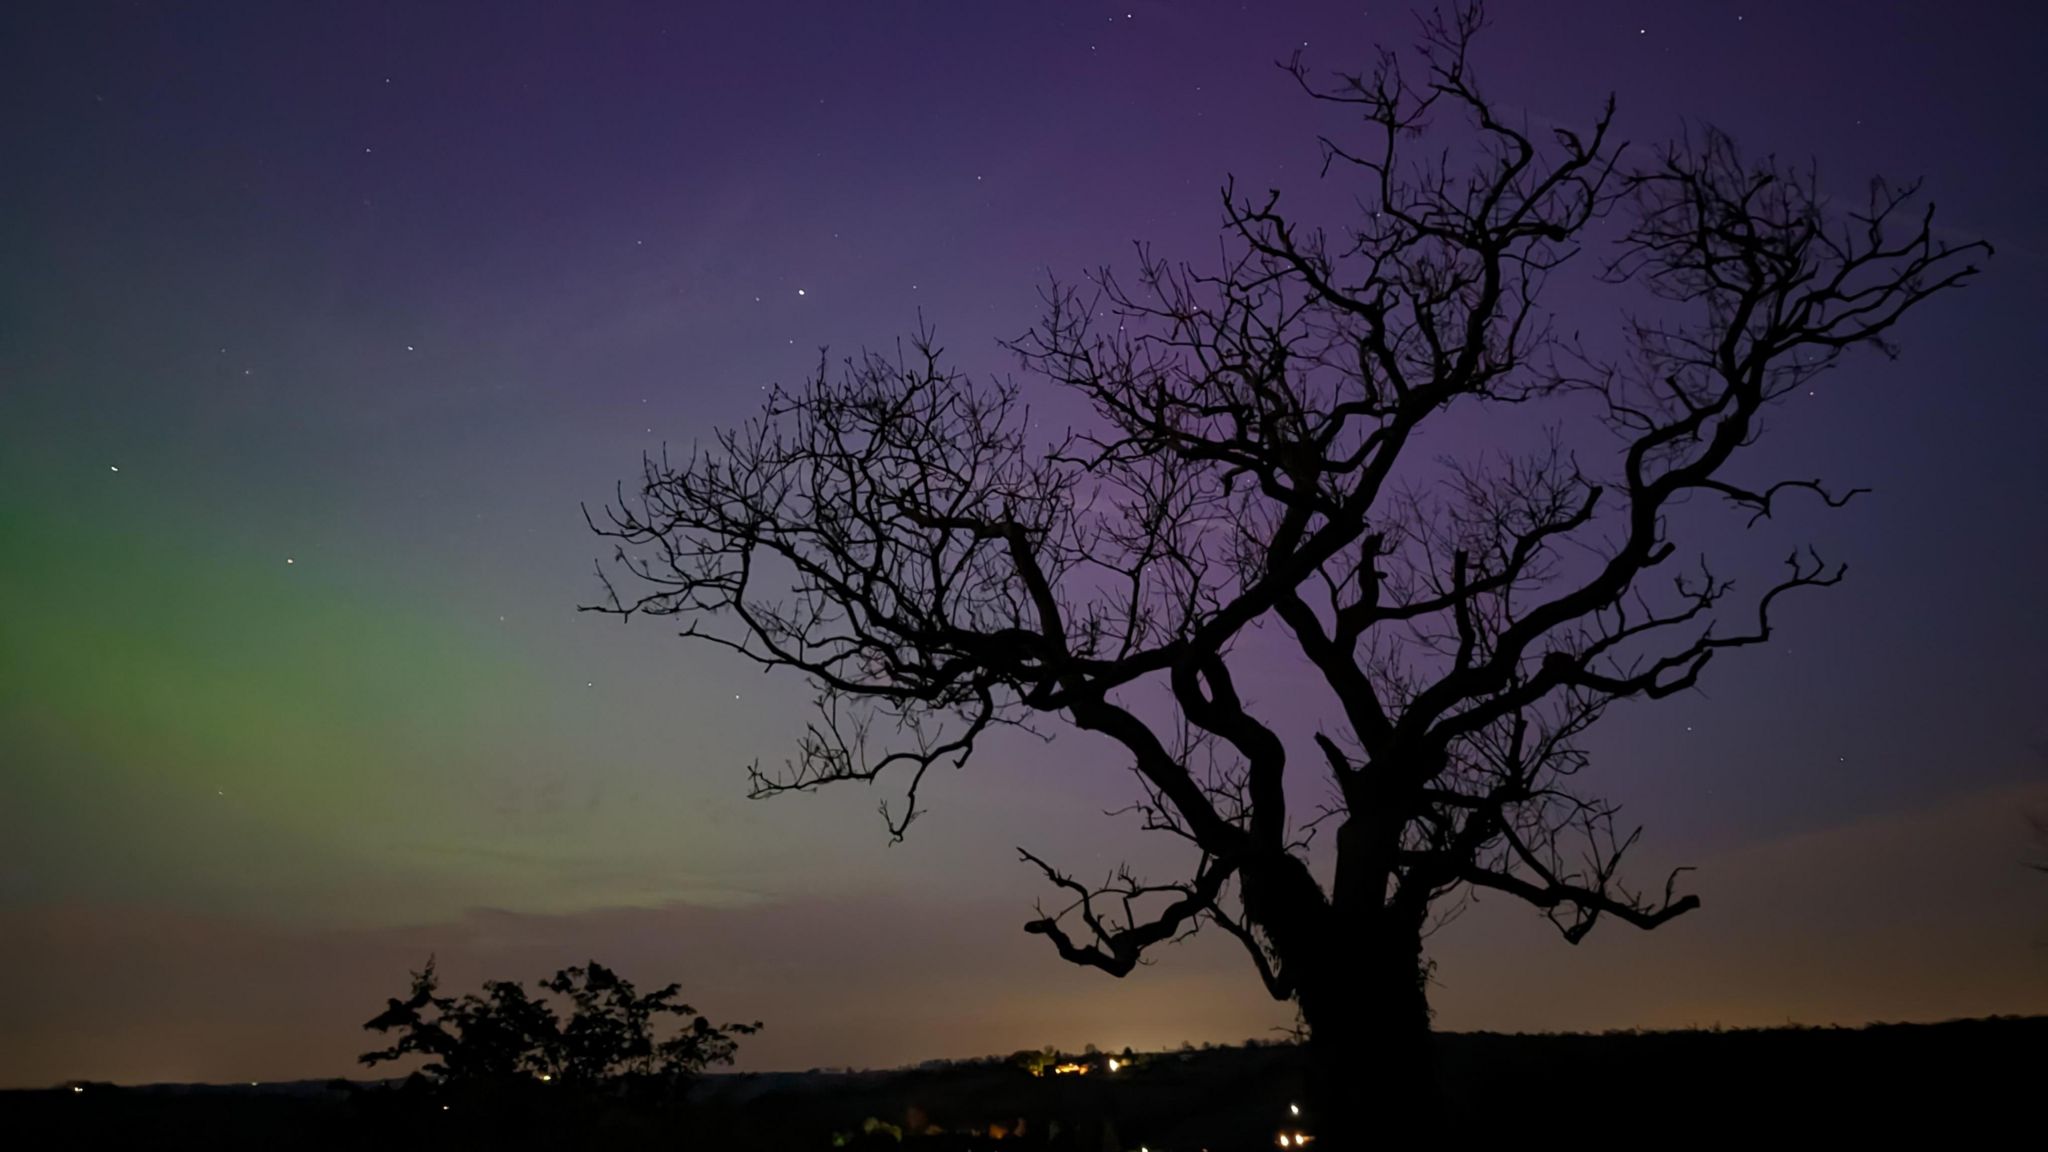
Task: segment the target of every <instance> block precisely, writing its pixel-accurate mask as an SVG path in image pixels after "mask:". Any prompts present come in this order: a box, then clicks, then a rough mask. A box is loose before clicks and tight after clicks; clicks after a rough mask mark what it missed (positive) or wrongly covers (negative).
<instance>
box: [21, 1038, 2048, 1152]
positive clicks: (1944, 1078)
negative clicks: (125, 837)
mask: <svg viewBox="0 0 2048 1152" xmlns="http://www.w3.org/2000/svg"><path fill="white" fill-rule="evenodd" d="M1437 1051H1438V1059H1439V1062H1440V1070H1441V1073H1442V1079H1443V1082H1444V1086H1445V1091H1446V1093H1447V1095H1448V1097H1449V1100H1448V1101H1447V1102H1446V1103H1445V1104H1443V1105H1440V1106H1432V1107H1428V1108H1418V1107H1416V1106H1415V1104H1414V1102H1411V1101H1402V1100H1383V1099H1375V1098H1374V1097H1373V1096H1372V1094H1371V1090H1370V1088H1369V1087H1364V1088H1361V1090H1360V1094H1359V1099H1358V1106H1360V1107H1363V1108H1367V1109H1371V1110H1373V1111H1374V1112H1376V1113H1380V1114H1382V1115H1384V1116H1385V1117H1386V1123H1387V1126H1388V1128H1387V1130H1388V1132H1389V1134H1390V1135H1410V1134H1416V1133H1422V1132H1430V1133H1437V1134H1443V1133H1446V1132H1448V1133H1450V1134H1452V1135H1455V1136H1457V1137H1462V1138H1465V1139H1471V1138H1481V1137H1488V1136H1494V1135H1508V1136H1512V1137H1514V1138H1516V1139H1517V1140H1518V1141H1519V1142H1528V1143H1533V1144H1534V1145H1535V1146H1538V1147H1550V1146H1552V1145H1553V1144H1565V1143H1571V1144H1589V1143H1597V1144H1603V1145H1604V1144H1610V1143H1613V1142H1616V1141H1621V1142H1625V1143H1626V1145H1627V1146H1630V1147H1666V1146H1674V1145H1678V1146H1685V1145H1690V1144H1692V1143H1693V1142H1694V1141H1696V1140H1697V1139H1699V1138H1700V1137H1702V1136H1706V1135H1713V1136H1716V1137H1722V1138H1726V1137H1734V1138H1737V1139H1741V1140H1743V1141H1744V1143H1745V1144H1748V1143H1756V1142H1761V1143H1768V1144H1771V1145H1777V1144H1779V1143H1781V1142H1784V1141H1788V1140H1795V1139H1800V1138H1802V1137H1806V1138H1818V1139H1825V1140H1827V1141H1828V1142H1829V1143H1833V1142H1835V1141H1839V1140H1842V1139H1844V1138H1869V1137H1887V1138H1889V1139H1888V1141H1887V1142H1890V1141H1891V1139H1896V1138H1900V1137H1907V1138H1913V1137H1920V1138H1927V1139H1930V1140H1933V1141H1938V1143H1939V1144H1940V1146H1946V1147H1960V1146H1971V1147H1991V1146H1996V1145H2007V1144H2009V1145H2012V1146H2016V1147H2038V1146H2039V1145H2038V1143H2037V1141H2038V1140H2039V1139H2040V1131H2041V1128H2042V1126H2043V1123H2044V1115H2048V1017H2027V1018H2020V1017H2002V1018H1994V1019H1988V1020H1961V1021H1954V1022H1950V1023H1946V1024H1932V1025H1905V1024H1900V1025H1874V1026H1871V1027H1868V1028H1860V1029H1834V1028H1828V1029H1773V1030H1766V1031H1740V1032H1661V1033H1610V1034H1605V1035H1562V1036H1503V1035H1495V1034H1491V1033H1465V1034H1455V1035H1443V1036H1439V1037H1438V1038H1437ZM1300 1073H1301V1070H1300V1053H1299V1052H1298V1051H1297V1050H1296V1049H1294V1048H1291V1047H1287V1046H1281V1045H1274V1046H1260V1047H1252V1048H1221V1049H1214V1050H1209V1051H1191V1052H1177V1053H1158V1054H1152V1055H1148V1056H1143V1057H1141V1062H1140V1063H1139V1064H1138V1065H1137V1066H1136V1067H1134V1068H1127V1069H1122V1070H1120V1071H1118V1072H1116V1073H1114V1074H1107V1073H1104V1072H1102V1071H1101V1070H1100V1068H1098V1070H1097V1072H1096V1073H1094V1074H1090V1075H1086V1076H1072V1075H1068V1076H1046V1077H1034V1076H1032V1075H1031V1074H1030V1073H1029V1072H1027V1071H1025V1070H1023V1069H1022V1068H1020V1067H1017V1066H1015V1065H1013V1064H1009V1063H1005V1062H1001V1061H988V1062H981V1063H959V1064H953V1065H950V1066H945V1067H926V1068H919V1069H910V1070H901V1071H893V1072H863V1073H795V1074H769V1075H725V1076H712V1077H707V1078H706V1079H705V1081H704V1082H703V1083H702V1084H701V1085H700V1087H699V1089H698V1090H697V1092H696V1093H695V1094H694V1096H693V1098H692V1100H691V1101H690V1102H689V1104H688V1105H687V1106H683V1107H677V1108H670V1109H665V1110H659V1111H651V1112H650V1111H628V1110H624V1109H620V1108H617V1107H575V1106H570V1105H565V1104H564V1103H563V1102H562V1101H563V1098H562V1097H561V1096H559V1095H556V1096H553V1097H547V1096H544V1095H542V1096H536V1095H533V1094H530V1093H529V1094H527V1095H525V1096H522V1097H521V1098H516V1099H514V1098H495V1099H493V1098H481V1097H433V1098H426V1097H422V1096H419V1095H417V1094H413V1093H407V1092H401V1091H397V1090H394V1089H390V1088H383V1087H365V1086H361V1085H357V1086H352V1087H347V1088H344V1087H340V1086H336V1085H327V1084H320V1083H305V1084H274V1085H264V1086H262V1087H259V1088H251V1087H247V1086H242V1087H210V1086H174V1085H158V1086H150V1087H139V1088H117V1087H114V1086H111V1085H99V1084H86V1085H82V1087H83V1089H84V1090H83V1091H73V1090H72V1086H69V1085H67V1086H63V1087H60V1088H56V1089H51V1090H45V1091H27V1092H5V1093H0V1146H8V1147H15V1148H46V1147H48V1148H56V1147H65V1148H80V1147H112V1148H123V1147H279V1148H286V1147H295V1148H304V1147H322V1148H401V1147H422V1148H465V1147H507V1146H516V1147H550V1148H583V1147H602V1148H607V1149H611V1148H638V1147H649V1148H655V1147H659V1148H678V1147H680V1148H700V1147H701V1148H717V1149H721V1150H731V1152H749V1150H754V1149H778V1150H779V1149H789V1150H803V1149H813V1148H819V1149H822V1148H832V1147H846V1148H897V1147H907V1148H912V1149H922V1150H926V1152H953V1150H956V1149H975V1148H984V1149H985V1148H1046V1149H1055V1148H1056V1149H1086V1150H1087V1152H1099V1150H1103V1149H1116V1150H1122V1149H1137V1148H1140V1147H1145V1148H1149V1149H1151V1150H1152V1152H1176V1150H1181V1149H1188V1150H1193V1149H1204V1148H1206V1149H1210V1150H1212V1152H1230V1150H1234V1149H1269V1148H1273V1147H1275V1145H1276V1139H1277V1137H1278V1135H1279V1134H1280V1133H1281V1132H1282V1131H1287V1130H1293V1129H1295V1128H1297V1127H1298V1128H1300V1129H1301V1130H1305V1131H1310V1132H1312V1131H1313V1130H1314V1129H1313V1123H1312V1121H1313V1117H1312V1116H1305V1117H1303V1119H1302V1120H1300V1121H1293V1120H1290V1118H1289V1114H1288V1105H1289V1104H1290V1103H1293V1102H1297V1101H1300V1100H1301V1096H1300V1083H1301V1074H1300ZM444 1104H445V1105H446V1108H445V1110H444V1108H443V1105H444ZM891 1126H893V1127H894V1128H895V1129H897V1130H900V1131H901V1132H902V1133H903V1134H902V1135H901V1136H900V1137H899V1136H897V1135H895V1134H894V1133H893V1132H892V1131H891V1130H890V1129H891ZM992 1126H994V1127H995V1128H997V1129H1000V1130H1001V1133H1002V1134H1001V1135H1000V1136H996V1135H992V1134H991V1133H992ZM919 1132H925V1133H929V1134H925V1135H919V1134H918V1133H919ZM24 1138H26V1139H25V1141H24ZM1459 1143H1460V1144H1462V1143H1463V1140H1460V1141H1459Z"/></svg>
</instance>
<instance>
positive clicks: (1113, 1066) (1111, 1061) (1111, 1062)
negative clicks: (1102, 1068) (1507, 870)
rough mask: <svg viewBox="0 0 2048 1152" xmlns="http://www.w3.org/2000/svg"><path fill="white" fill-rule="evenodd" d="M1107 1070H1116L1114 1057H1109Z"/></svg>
mask: <svg viewBox="0 0 2048 1152" xmlns="http://www.w3.org/2000/svg"><path fill="white" fill-rule="evenodd" d="M1109 1070H1110V1071H1111V1072H1114V1071H1116V1070H1117V1062H1116V1057H1114V1056H1111V1057H1110V1058H1109ZM1138 1152H1145V1150H1144V1149H1143V1148H1140V1149H1138Z"/></svg>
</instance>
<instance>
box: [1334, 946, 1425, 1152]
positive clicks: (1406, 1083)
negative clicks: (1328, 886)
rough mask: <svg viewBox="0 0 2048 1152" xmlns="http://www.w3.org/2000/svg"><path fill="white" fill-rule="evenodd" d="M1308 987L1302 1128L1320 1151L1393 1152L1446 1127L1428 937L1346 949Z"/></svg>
mask: <svg viewBox="0 0 2048 1152" xmlns="http://www.w3.org/2000/svg"><path fill="white" fill-rule="evenodd" d="M1329 959H1330V960H1331V961H1333V963H1330V964H1328V965H1326V966H1321V967H1322V969H1323V970H1322V972H1321V973H1319V976H1321V979H1318V980H1316V981H1315V982H1314V985H1313V986H1312V987H1311V986H1304V987H1303V988H1302V989H1301V999H1300V1004H1301V1013H1302V1018H1303V1021H1304V1022H1305V1023H1306V1024H1307V1025H1308V1045H1307V1049H1308V1083H1307V1088H1308V1100H1307V1108H1306V1109H1305V1110H1304V1114H1303V1116H1302V1117H1301V1130H1302V1131H1305V1132H1308V1133H1311V1134H1313V1135H1314V1136H1315V1138H1316V1139H1315V1144H1314V1147H1315V1148H1317V1149H1318V1150H1319V1152H1352V1150H1353V1149H1365V1148H1367V1147H1381V1146H1384V1143H1385V1140H1386V1138H1387V1137H1390V1136H1398V1135H1405V1134H1406V1133H1408V1132H1410V1131H1413V1130H1419V1129H1420V1128H1421V1127H1422V1126H1423V1125H1432V1126H1434V1125H1440V1124H1441V1122H1442V1119H1443V1118H1442V1116H1441V1114H1440V1113H1439V1111H1438V1107H1437V1106H1438V1105H1439V1104H1440V1103H1441V1095H1440V1091H1441V1090H1440V1087H1439V1085H1438V1083H1437V1078H1436V1065H1435V1059H1434V1054H1433V1052H1432V1047H1431V1041H1430V1034H1429V1000H1428V995H1427V993H1426V991H1425V990H1424V986H1423V976H1424V973H1423V967H1422V942H1421V939H1420V938H1419V936H1415V937H1411V938H1408V939H1398V940H1396V941H1394V942H1392V943H1388V942H1384V941H1381V942H1377V943H1375V944H1374V945H1373V946H1370V947H1367V948H1364V949H1362V950H1352V949H1344V950H1341V951H1340V952H1339V954H1338V955H1335V956H1332V957H1330V958H1329Z"/></svg>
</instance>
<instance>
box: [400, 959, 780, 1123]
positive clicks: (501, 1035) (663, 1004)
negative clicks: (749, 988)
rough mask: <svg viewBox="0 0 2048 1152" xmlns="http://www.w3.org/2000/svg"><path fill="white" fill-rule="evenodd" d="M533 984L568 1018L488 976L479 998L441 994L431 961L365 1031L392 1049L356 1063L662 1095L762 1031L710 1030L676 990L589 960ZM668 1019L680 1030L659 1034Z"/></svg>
mask: <svg viewBox="0 0 2048 1152" xmlns="http://www.w3.org/2000/svg"><path fill="white" fill-rule="evenodd" d="M538 988H539V989H540V990H541V991H542V992H543V993H548V994H551V995H553V996H556V997H560V998H562V999H564V1000H566V1001H567V1003H568V1004H569V1006H570V1009H571V1011H570V1014H569V1016H568V1019H567V1020H566V1021H565V1020H564V1019H562V1018H561V1017H560V1016H559V1015H558V1014H557V1013H556V1011H555V1009H554V1007H553V1005H551V1004H550V1003H549V1002H548V1000H547V999H545V998H539V999H536V998H534V997H532V996H529V995H527V992H526V989H525V988H524V987H522V986H520V985H519V984H518V983H516V982H513V981H509V980H492V981H487V982H486V983H485V984H484V986H483V993H482V994H481V995H478V994H476V993H467V994H464V995H462V996H459V997H454V996H443V995H441V994H440V991H439V979H438V977H437V975H436V973H435V971H434V961H433V960H432V959H431V958H429V959H428V961H427V963H426V966H425V967H424V968H422V969H421V970H420V971H418V972H415V973H413V975H412V990H411V992H410V994H409V995H408V996H407V997H406V998H405V999H403V1000H399V999H392V1000H390V1001H388V1002H387V1004H386V1007H385V1009H384V1011H383V1012H382V1013H380V1014H378V1016H377V1017H376V1018H375V1019H373V1020H371V1021H369V1022H368V1023H366V1024H364V1025H363V1027H364V1028H366V1029H369V1030H371V1031H374V1032H384V1033H396V1034H397V1040H396V1042H394V1043H393V1044H392V1045H391V1046H390V1047H388V1048H383V1049H379V1050H377V1051H375V1052H366V1053H364V1054H363V1055H362V1057H361V1060H362V1062H363V1063H364V1064H365V1065H370V1066H375V1065H377V1064H380V1063H383V1062H385V1061H390V1060H402V1059H405V1058H408V1057H423V1058H425V1059H426V1060H427V1063H426V1064H425V1065H423V1066H422V1067H421V1068H420V1069H419V1071H418V1072H417V1073H415V1077H416V1080H415V1082H416V1083H419V1084H421V1085H424V1086H426V1087H429V1088H453V1089H475V1088H487V1089H492V1090H498V1091H503V1090H519V1089H523V1088H526V1087H528V1086H538V1085H542V1084H545V1085H548V1086H549V1087H550V1089H551V1090H553V1091H560V1092H577V1093H584V1094H597V1095H610V1096H623V1097H630V1098H634V1099H641V1100H650V1099H668V1098H673V1097H674V1096H675V1094H676V1093H677V1092H678V1091H679V1090H680V1089H682V1088H683V1087H685V1086H686V1085H687V1084H688V1083H689V1081H690V1080H691V1079H692V1078H694V1077H695V1076H697V1075H698V1074H699V1073H701V1072H703V1071H704V1069H706V1068H707V1067H710V1066H712V1065H714V1064H730V1063H732V1060H733V1056H734V1054H735V1053H736V1052H737V1051H738V1048H739V1038H740V1037H742V1036H750V1035H752V1034H754V1033H755V1032H757V1031H759V1030H760V1028H761V1024H760V1022H759V1021H755V1022H754V1023H751V1024H721V1025H714V1024H712V1023H711V1022H710V1021H709V1020H707V1019H705V1018H704V1017H703V1016H700V1015H698V1014H697V1010H696V1009H695V1008H692V1007H690V1006H689V1005H688V1004H684V1003H681V1002H680V1001H679V1000H678V999H677V997H678V996H679V995H680V989H679V987H678V986H677V985H674V984H670V985H668V986H667V987H665V988H662V989H660V990H658V991H655V992H649V993H647V994H645V995H641V994H640V993H639V992H638V991H636V990H635V988H634V987H633V984H632V983H631V982H630V981H628V980H626V979H624V978H623V977H621V976H619V975H618V974H617V973H615V972H613V971H612V970H611V969H609V968H606V967H605V966H604V965H602V964H598V963H596V962H594V961H593V962H592V963H590V964H589V965H588V966H584V967H572V968H564V969H562V970H561V971H559V972H557V973H555V974H554V976H553V977H551V978H550V979H548V980H544V981H541V982H540V983H539V985H538ZM665 1017H668V1018H674V1019H675V1020H676V1021H679V1022H680V1023H681V1027H680V1028H677V1029H673V1030H669V1029H664V1028H662V1027H661V1025H662V1023H663V1018H665ZM665 1033H666V1034H665Z"/></svg>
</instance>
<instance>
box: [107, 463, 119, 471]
mask: <svg viewBox="0 0 2048 1152" xmlns="http://www.w3.org/2000/svg"><path fill="white" fill-rule="evenodd" d="M120 470H121V466H120V465H119V464H109V465H107V471H109V472H119V471H120Z"/></svg>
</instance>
